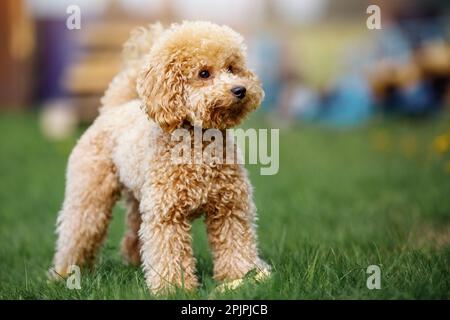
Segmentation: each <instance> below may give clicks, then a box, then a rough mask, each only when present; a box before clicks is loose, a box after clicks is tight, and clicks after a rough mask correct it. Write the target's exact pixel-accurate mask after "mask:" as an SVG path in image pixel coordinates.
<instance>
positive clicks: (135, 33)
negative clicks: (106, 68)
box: [101, 22, 164, 108]
mask: <svg viewBox="0 0 450 320" xmlns="http://www.w3.org/2000/svg"><path fill="white" fill-rule="evenodd" d="M163 31H164V28H163V26H162V25H161V23H159V22H158V23H154V24H150V25H148V26H147V27H138V28H136V29H133V30H132V31H131V34H130V38H129V39H128V40H127V41H126V42H125V44H124V46H123V51H122V59H123V68H122V70H121V71H120V72H119V74H118V75H117V76H115V77H114V79H113V80H112V81H111V82H110V84H109V86H108V89H107V90H106V92H105V94H104V96H103V97H102V99H101V103H102V105H103V108H105V107H110V106H117V105H120V104H123V103H125V102H128V101H130V100H133V99H135V98H137V97H138V95H137V92H136V79H137V75H138V72H139V68H140V67H141V66H142V60H143V58H144V57H145V55H146V54H147V53H148V52H149V51H150V49H151V47H152V45H153V43H154V42H155V40H156V39H157V38H158V37H159V36H160V35H161V34H162V33H163Z"/></svg>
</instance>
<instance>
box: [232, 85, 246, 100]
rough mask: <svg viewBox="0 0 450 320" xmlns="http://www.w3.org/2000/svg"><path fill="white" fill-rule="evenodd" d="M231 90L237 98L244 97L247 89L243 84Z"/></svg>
mask: <svg viewBox="0 0 450 320" xmlns="http://www.w3.org/2000/svg"><path fill="white" fill-rule="evenodd" d="M231 92H232V93H233V94H234V95H235V96H236V97H238V98H239V99H244V97H245V93H246V92H247V89H245V87H243V86H237V87H234V88H232V89H231Z"/></svg>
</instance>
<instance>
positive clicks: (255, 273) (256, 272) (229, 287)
mask: <svg viewBox="0 0 450 320" xmlns="http://www.w3.org/2000/svg"><path fill="white" fill-rule="evenodd" d="M270 276H271V272H270V270H269V269H252V270H250V271H249V272H247V274H246V275H245V276H244V278H241V279H236V280H232V281H227V282H224V283H222V284H220V285H219V286H217V288H216V289H215V290H214V291H215V292H217V293H224V292H227V291H233V290H236V289H237V288H239V287H241V286H242V285H243V284H244V283H249V282H250V283H259V282H262V281H265V280H267V279H269V278H270Z"/></svg>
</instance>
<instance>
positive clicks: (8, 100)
mask: <svg viewBox="0 0 450 320" xmlns="http://www.w3.org/2000/svg"><path fill="white" fill-rule="evenodd" d="M33 31H34V28H33V23H32V20H31V18H30V16H29V15H28V14H27V11H26V6H25V3H24V1H21V0H2V1H0V39H1V45H0V70H1V72H0V110H5V109H8V110H11V109H24V108H25V107H26V106H28V105H29V103H30V101H31V93H32V77H31V76H30V74H31V70H32V53H33V48H34V37H33Z"/></svg>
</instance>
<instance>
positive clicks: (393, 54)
mask: <svg viewBox="0 0 450 320" xmlns="http://www.w3.org/2000/svg"><path fill="white" fill-rule="evenodd" d="M74 4H75V5H78V6H79V8H80V13H81V25H80V29H74V30H69V29H68V28H67V27H66V20H67V19H68V18H69V16H70V15H71V13H72V12H67V11H66V10H67V8H68V7H69V6H70V5H74ZM370 4H371V2H367V1H358V0H341V1H339V2H336V1H328V0H316V1H312V0H279V1H274V0H246V1H239V0H228V1H227V0H219V1H214V5H211V3H210V2H209V1H206V0H187V1H181V0H132V1H119V0H100V1H81V0H79V1H74V0H63V1H57V0H50V1H43V0H30V1H23V0H19V1H14V0H6V1H2V4H1V6H2V8H1V9H2V10H0V11H1V21H2V22H1V31H0V32H1V39H2V46H1V48H0V63H1V69H2V73H1V76H0V77H1V78H0V110H1V111H3V110H11V109H13V110H21V111H36V110H40V111H42V110H44V111H45V110H46V109H51V110H52V112H48V113H46V114H45V115H46V117H47V118H48V119H47V120H46V121H47V126H54V127H55V128H53V130H54V131H55V132H54V134H55V135H57V132H56V131H57V130H58V128H56V127H58V124H55V123H53V122H55V121H56V120H54V121H52V119H53V118H52V117H54V118H55V119H59V120H60V121H66V122H65V124H66V126H67V128H66V129H67V132H69V131H70V130H69V127H70V128H72V129H73V124H74V123H80V122H81V123H83V122H85V123H89V122H91V121H92V119H93V118H94V117H95V115H96V113H97V108H98V106H99V97H100V96H101V95H102V94H103V92H104V90H105V88H106V87H107V85H108V83H109V81H110V80H111V79H112V78H113V76H114V75H115V74H116V73H117V71H118V70H119V68H120V65H121V60H120V51H121V46H122V44H123V42H124V41H125V40H126V38H127V37H128V34H129V32H130V29H132V28H133V27H135V26H138V25H143V24H148V23H151V22H155V21H161V22H162V23H163V24H165V25H169V24H170V23H171V22H177V21H182V20H185V19H204V20H211V21H213V22H216V23H224V24H228V25H230V26H232V27H233V28H235V29H236V30H238V31H239V32H241V33H242V34H244V36H245V38H246V40H247V43H248V47H249V58H250V65H251V66H252V68H253V69H255V71H256V72H257V73H258V74H259V75H260V77H261V79H262V82H263V85H264V88H265V91H266V99H265V102H264V105H263V109H264V111H266V112H268V113H271V114H273V115H274V116H275V117H276V118H277V119H280V120H282V121H283V123H285V122H286V123H289V122H292V121H313V122H321V123H324V124H327V125H331V126H351V125H355V124H359V123H362V122H364V121H366V120H368V119H370V118H371V117H372V116H373V115H375V114H377V113H384V114H396V115H402V116H411V117H425V116H429V115H436V114H438V113H440V112H443V111H445V110H446V109H447V110H448V106H449V104H450V87H449V77H450V47H449V43H448V39H449V21H448V15H449V10H448V9H449V5H447V4H446V2H445V1H438V0H429V1H407V0H404V1H402V0H396V1H376V3H374V4H376V5H378V6H379V7H380V9H381V27H382V29H381V30H370V29H369V28H368V27H367V25H366V20H367V19H368V18H369V15H370V14H368V13H366V9H367V7H368V6H369V5H370ZM58 117H60V118H58ZM56 122H59V121H56ZM44 129H45V128H44ZM59 129H60V130H62V131H64V130H63V129H62V128H59ZM48 130H49V132H48V133H49V134H51V133H50V131H51V130H52V128H48ZM61 134H62V135H64V132H62V133H61Z"/></svg>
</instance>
